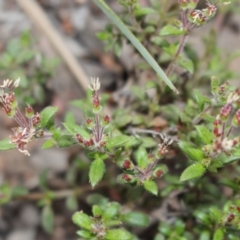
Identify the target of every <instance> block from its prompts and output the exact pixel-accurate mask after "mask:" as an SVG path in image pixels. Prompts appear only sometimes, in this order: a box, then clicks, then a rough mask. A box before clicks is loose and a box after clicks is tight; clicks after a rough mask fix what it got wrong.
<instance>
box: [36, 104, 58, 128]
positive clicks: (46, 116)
mask: <svg viewBox="0 0 240 240" xmlns="http://www.w3.org/2000/svg"><path fill="white" fill-rule="evenodd" d="M57 111H58V108H57V107H52V106H50V107H46V108H44V109H43V110H42V112H41V113H40V116H41V123H40V127H41V128H43V127H45V126H47V124H48V122H49V121H50V120H51V118H52V117H53V116H54V115H55V114H56V112H57Z"/></svg>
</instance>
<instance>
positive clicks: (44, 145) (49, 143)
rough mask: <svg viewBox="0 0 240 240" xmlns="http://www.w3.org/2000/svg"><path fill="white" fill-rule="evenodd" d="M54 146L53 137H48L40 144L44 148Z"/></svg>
mask: <svg viewBox="0 0 240 240" xmlns="http://www.w3.org/2000/svg"><path fill="white" fill-rule="evenodd" d="M53 146H54V140H53V139H48V140H47V141H45V142H44V143H43V145H42V149H46V148H51V147H53Z"/></svg>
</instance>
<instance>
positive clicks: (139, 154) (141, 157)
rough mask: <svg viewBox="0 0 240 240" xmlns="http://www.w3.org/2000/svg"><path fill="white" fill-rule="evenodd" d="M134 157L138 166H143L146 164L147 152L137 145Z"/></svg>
mask: <svg viewBox="0 0 240 240" xmlns="http://www.w3.org/2000/svg"><path fill="white" fill-rule="evenodd" d="M134 157H135V159H136V162H137V164H138V166H139V167H140V168H142V169H143V168H145V167H146V166H147V164H148V153H147V151H146V149H145V148H143V147H139V148H138V150H137V151H135V152H134Z"/></svg>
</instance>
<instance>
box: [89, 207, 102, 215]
mask: <svg viewBox="0 0 240 240" xmlns="http://www.w3.org/2000/svg"><path fill="white" fill-rule="evenodd" d="M92 213H93V216H95V217H96V216H102V213H103V211H102V209H101V208H100V207H99V206H98V205H93V207H92Z"/></svg>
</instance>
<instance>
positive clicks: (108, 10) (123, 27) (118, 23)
mask: <svg viewBox="0 0 240 240" xmlns="http://www.w3.org/2000/svg"><path fill="white" fill-rule="evenodd" d="M93 2H94V3H95V4H96V5H97V6H98V7H99V8H101V10H102V11H103V12H104V13H105V14H106V15H107V16H108V17H109V18H110V19H111V20H112V21H113V22H114V23H115V24H116V26H117V27H118V28H119V29H120V30H121V32H122V33H123V34H124V35H125V36H126V37H127V39H128V40H129V41H130V42H131V43H132V44H133V46H134V47H135V48H136V49H137V50H138V51H139V52H140V54H141V55H142V56H143V57H144V58H145V60H146V61H147V62H148V63H149V64H150V66H151V67H152V68H153V69H154V70H155V71H156V72H157V74H158V75H159V77H160V78H161V79H162V80H163V81H164V82H165V83H166V84H167V85H168V86H169V87H170V88H171V89H172V90H173V91H174V92H176V93H178V90H177V89H176V88H175V87H174V85H173V84H172V82H171V81H170V80H169V78H168V77H167V75H166V74H165V73H164V71H163V70H162V69H161V67H160V66H159V64H158V63H157V62H156V61H155V60H154V58H153V57H152V56H151V54H150V53H149V52H148V51H147V49H146V48H145V47H144V46H143V45H142V44H141V43H140V41H139V40H138V39H137V38H136V37H135V36H134V35H133V33H132V32H131V31H130V30H129V29H128V28H127V27H126V25H125V24H124V23H123V22H122V20H121V19H120V18H119V17H118V16H117V15H116V14H115V13H114V11H113V10H112V9H111V8H110V7H109V6H108V5H107V4H106V2H105V1H104V0H93Z"/></svg>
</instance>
